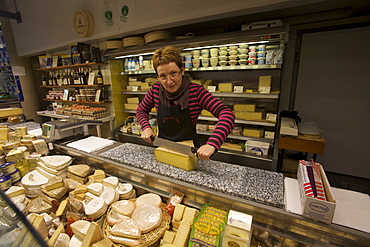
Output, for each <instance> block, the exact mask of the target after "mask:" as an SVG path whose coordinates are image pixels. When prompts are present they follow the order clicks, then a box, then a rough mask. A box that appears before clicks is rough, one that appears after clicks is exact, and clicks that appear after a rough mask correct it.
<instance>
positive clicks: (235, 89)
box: [234, 86, 243, 93]
mask: <svg viewBox="0 0 370 247" xmlns="http://www.w3.org/2000/svg"><path fill="white" fill-rule="evenodd" d="M234 93H243V86H234Z"/></svg>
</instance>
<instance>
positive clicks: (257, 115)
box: [234, 111, 263, 120]
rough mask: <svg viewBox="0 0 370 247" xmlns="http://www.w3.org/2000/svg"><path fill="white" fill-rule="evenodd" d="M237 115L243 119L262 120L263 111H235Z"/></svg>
mask: <svg viewBox="0 0 370 247" xmlns="http://www.w3.org/2000/svg"><path fill="white" fill-rule="evenodd" d="M234 113H235V117H236V118H237V119H243V120H262V118H263V113H262V112H250V111H235V112H234Z"/></svg>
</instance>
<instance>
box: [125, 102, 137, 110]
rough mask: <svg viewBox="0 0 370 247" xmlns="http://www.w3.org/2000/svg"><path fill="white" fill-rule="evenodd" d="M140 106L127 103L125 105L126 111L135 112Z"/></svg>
mask: <svg viewBox="0 0 370 247" xmlns="http://www.w3.org/2000/svg"><path fill="white" fill-rule="evenodd" d="M138 106H139V104H130V103H126V104H125V110H134V111H136V109H137V107H138Z"/></svg>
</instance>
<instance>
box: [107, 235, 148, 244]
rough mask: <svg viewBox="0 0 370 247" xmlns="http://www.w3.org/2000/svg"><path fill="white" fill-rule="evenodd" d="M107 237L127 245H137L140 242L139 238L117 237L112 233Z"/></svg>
mask: <svg viewBox="0 0 370 247" xmlns="http://www.w3.org/2000/svg"><path fill="white" fill-rule="evenodd" d="M109 239H110V240H112V241H113V242H114V243H117V244H124V245H128V246H139V245H140V243H141V240H140V239H132V238H124V237H118V236H114V235H110V236H109Z"/></svg>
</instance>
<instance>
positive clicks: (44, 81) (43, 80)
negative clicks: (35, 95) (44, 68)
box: [41, 72, 48, 86]
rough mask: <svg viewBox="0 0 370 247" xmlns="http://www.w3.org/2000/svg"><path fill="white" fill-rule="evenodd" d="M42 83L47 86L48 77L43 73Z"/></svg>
mask: <svg viewBox="0 0 370 247" xmlns="http://www.w3.org/2000/svg"><path fill="white" fill-rule="evenodd" d="M41 83H42V85H43V86H47V85H48V84H47V81H46V76H45V74H44V72H42V77H41Z"/></svg>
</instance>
